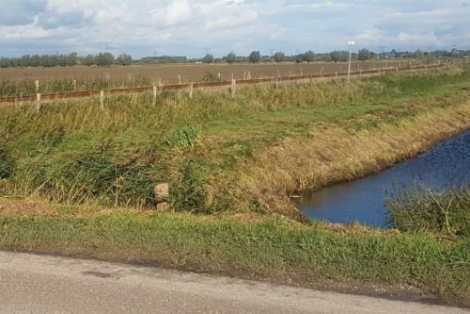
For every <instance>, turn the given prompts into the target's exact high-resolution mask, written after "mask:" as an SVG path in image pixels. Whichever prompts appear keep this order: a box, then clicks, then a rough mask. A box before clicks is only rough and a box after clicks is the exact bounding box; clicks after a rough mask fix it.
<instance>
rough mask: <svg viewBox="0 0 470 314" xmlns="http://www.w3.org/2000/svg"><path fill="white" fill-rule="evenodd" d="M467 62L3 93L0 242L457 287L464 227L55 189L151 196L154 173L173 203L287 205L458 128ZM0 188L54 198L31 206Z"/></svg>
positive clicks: (305, 275)
mask: <svg viewBox="0 0 470 314" xmlns="http://www.w3.org/2000/svg"><path fill="white" fill-rule="evenodd" d="M469 77H470V73H469V72H462V71H461V70H452V71H450V72H446V73H440V74H429V75H424V74H417V75H414V76H386V77H382V78H371V79H367V80H362V81H354V82H353V83H351V84H346V83H345V82H342V81H334V82H330V83H327V82H326V83H315V84H314V86H309V85H296V86H281V87H280V88H274V87H271V86H265V87H261V88H244V89H240V90H239V91H238V95H237V98H236V99H232V98H230V97H229V96H228V95H227V94H226V93H223V92H213V93H212V92H211V93H202V92H197V93H195V97H194V98H193V99H189V98H188V97H187V95H185V94H173V93H164V94H161V95H160V96H159V99H158V105H157V107H153V106H151V95H141V96H129V95H122V96H115V97H113V98H111V99H110V100H109V103H108V104H107V109H106V110H105V112H102V111H100V110H99V106H97V100H96V99H95V100H89V101H81V102H68V103H59V104H49V105H47V106H44V107H43V108H42V109H41V111H40V112H36V111H35V109H34V108H30V107H19V108H16V107H5V108H2V115H0V139H1V140H2V141H1V142H0V173H2V176H3V177H7V179H6V180H5V179H4V180H0V202H1V203H2V204H1V206H2V208H1V209H0V211H1V213H2V214H1V216H0V217H1V218H0V226H1V227H0V248H3V249H20V250H33V251H41V250H44V251H51V250H52V251H58V252H61V253H64V254H70V255H78V256H92V257H98V258H105V259H119V260H126V259H128V260H131V261H139V260H152V261H157V262H160V263H163V264H165V265H168V266H176V267H188V268H192V269H197V270H207V271H212V272H224V271H227V270H230V269H240V270H243V271H244V272H247V273H252V274H256V275H260V276H266V277H270V278H274V277H276V276H281V277H283V278H291V279H292V278H293V279H294V280H299V281H304V282H309V281H311V280H317V279H326V278H333V279H337V280H340V279H356V280H363V281H366V282H373V283H390V284H395V283H409V284H415V285H417V286H420V287H425V288H428V289H431V290H433V291H434V292H436V293H438V294H440V295H444V296H447V297H448V296H457V297H461V298H462V297H463V298H468V297H469V287H468V282H470V280H468V278H467V277H466V274H469V273H470V272H469V269H468V263H467V261H468V258H469V256H468V252H469V251H470V249H469V243H468V239H466V238H463V239H460V240H458V241H457V242H455V243H446V242H442V241H438V240H434V239H432V238H429V237H427V236H425V235H420V234H407V235H398V234H393V233H392V234H388V233H386V232H385V233H384V232H378V231H377V232H375V231H373V232H371V231H364V232H354V231H352V232H349V231H348V230H347V229H344V230H342V231H344V232H343V233H341V234H338V233H335V232H331V231H329V230H328V229H329V227H325V226H324V225H320V224H314V225H313V226H303V225H298V224H295V223H292V222H286V221H284V220H278V219H274V218H269V219H267V220H264V219H262V220H263V222H261V223H243V222H237V221H234V220H233V219H228V220H227V219H219V218H207V219H205V218H202V217H198V216H196V217H195V216H188V215H166V214H163V215H162V214H158V215H156V216H153V214H151V216H152V217H142V216H140V215H139V214H127V215H121V214H110V213H112V212H113V210H108V211H106V213H100V214H99V215H98V214H97V213H96V211H97V210H99V208H100V207H95V206H93V205H92V206H91V208H93V209H92V210H91V211H92V214H90V213H84V212H82V211H83V207H82V206H79V207H75V206H74V205H73V206H71V205H68V204H76V203H81V204H93V203H99V204H101V205H103V206H112V205H118V206H125V205H130V206H142V207H146V206H152V204H153V201H154V199H153V194H152V193H153V185H154V184H155V183H157V182H162V181H164V182H170V184H171V187H172V195H171V198H170V201H171V202H172V204H173V206H174V209H175V210H189V211H195V212H222V211H229V212H247V211H258V212H259V211H261V212H265V211H268V212H269V211H276V212H281V213H287V214H290V215H291V216H295V213H293V211H292V210H286V209H284V208H282V207H283V206H289V205H288V204H287V203H284V204H283V203H282V202H279V201H286V195H287V194H288V193H291V192H295V191H296V190H302V189H309V188H315V187H319V186H322V185H325V184H329V183H331V182H334V181H335V180H336V181H337V180H344V179H352V178H354V177H359V176H361V175H364V174H365V173H367V172H370V171H372V172H373V171H379V170H380V169H381V168H383V167H386V166H389V165H391V164H393V163H394V162H396V161H397V160H400V159H402V158H406V157H410V156H412V155H413V154H416V153H418V152H420V151H422V150H424V149H426V148H429V146H430V145H432V144H433V143H434V144H435V142H436V141H439V140H442V139H444V138H446V137H447V136H450V135H452V134H455V133H456V132H460V131H463V130H465V129H468V126H469V125H470V109H468V108H467V107H468V100H469V96H470V95H469V92H468V87H469ZM345 169H346V170H345ZM1 195H4V196H5V195H8V196H16V197H29V196H31V195H33V196H36V197H39V198H40V199H42V200H49V201H53V202H57V201H58V202H61V203H60V205H54V206H52V207H53V208H52V210H46V211H45V212H44V213H42V212H41V211H39V213H36V214H35V212H36V211H35V210H34V209H33V210H31V208H30V207H28V206H27V204H26V203H24V202H21V201H20V202H19V203H17V202H7V201H5V199H6V198H5V197H1ZM41 204H42V203H41ZM279 204H281V207H280V205H279ZM290 206H292V205H290ZM11 207H15V208H17V209H16V210H13V211H10V210H9V208H11ZM32 207H33V208H37V205H34V206H32ZM39 207H40V206H39ZM242 217H245V216H242ZM255 217H257V218H256V220H258V219H260V218H259V217H258V216H255ZM361 230H362V229H361ZM390 235H394V236H390ZM123 256H125V257H123Z"/></svg>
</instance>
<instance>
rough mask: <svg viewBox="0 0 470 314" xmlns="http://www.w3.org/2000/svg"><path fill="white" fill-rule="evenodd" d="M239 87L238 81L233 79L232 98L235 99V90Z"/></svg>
mask: <svg viewBox="0 0 470 314" xmlns="http://www.w3.org/2000/svg"><path fill="white" fill-rule="evenodd" d="M236 86H237V80H236V79H232V97H235V88H236Z"/></svg>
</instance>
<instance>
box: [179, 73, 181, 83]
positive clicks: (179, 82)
mask: <svg viewBox="0 0 470 314" xmlns="http://www.w3.org/2000/svg"><path fill="white" fill-rule="evenodd" d="M178 84H181V75H180V74H178Z"/></svg>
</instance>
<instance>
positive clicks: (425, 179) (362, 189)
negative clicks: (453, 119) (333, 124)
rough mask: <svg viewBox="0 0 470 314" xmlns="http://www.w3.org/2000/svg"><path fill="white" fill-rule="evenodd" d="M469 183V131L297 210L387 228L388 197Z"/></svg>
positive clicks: (309, 198)
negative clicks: (394, 193)
mask: <svg viewBox="0 0 470 314" xmlns="http://www.w3.org/2000/svg"><path fill="white" fill-rule="evenodd" d="M469 183H470V131H469V132H466V133H464V134H461V135H459V136H457V137H454V138H452V139H449V140H447V141H445V142H442V143H441V144H439V145H438V146H436V147H434V148H433V149H431V150H430V151H428V152H426V153H424V154H422V155H419V156H418V157H416V158H414V159H411V160H409V161H406V162H403V163H400V164H398V165H396V166H395V167H393V168H390V169H387V170H385V171H383V172H381V173H378V174H376V175H372V176H369V177H365V178H362V179H359V180H355V181H352V182H347V183H341V184H337V185H333V186H331V187H328V188H325V189H323V190H320V191H317V192H313V193H309V194H305V195H303V196H302V202H301V204H299V205H298V208H299V209H300V210H301V211H302V212H304V213H305V214H306V215H307V216H308V217H310V218H313V219H320V220H327V221H330V222H333V223H346V222H349V221H359V222H361V223H364V224H367V225H371V226H376V227H386V222H387V221H386V219H387V217H386V208H385V197H386V196H387V195H390V193H393V192H394V191H397V190H398V189H401V188H404V187H406V188H412V189H413V188H416V187H425V188H429V189H432V190H434V191H443V190H445V189H447V188H450V187H453V186H462V185H467V184H469Z"/></svg>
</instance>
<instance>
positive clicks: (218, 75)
mask: <svg viewBox="0 0 470 314" xmlns="http://www.w3.org/2000/svg"><path fill="white" fill-rule="evenodd" d="M217 77H218V78H219V81H220V79H221V76H220V72H219V73H218V74H217Z"/></svg>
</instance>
